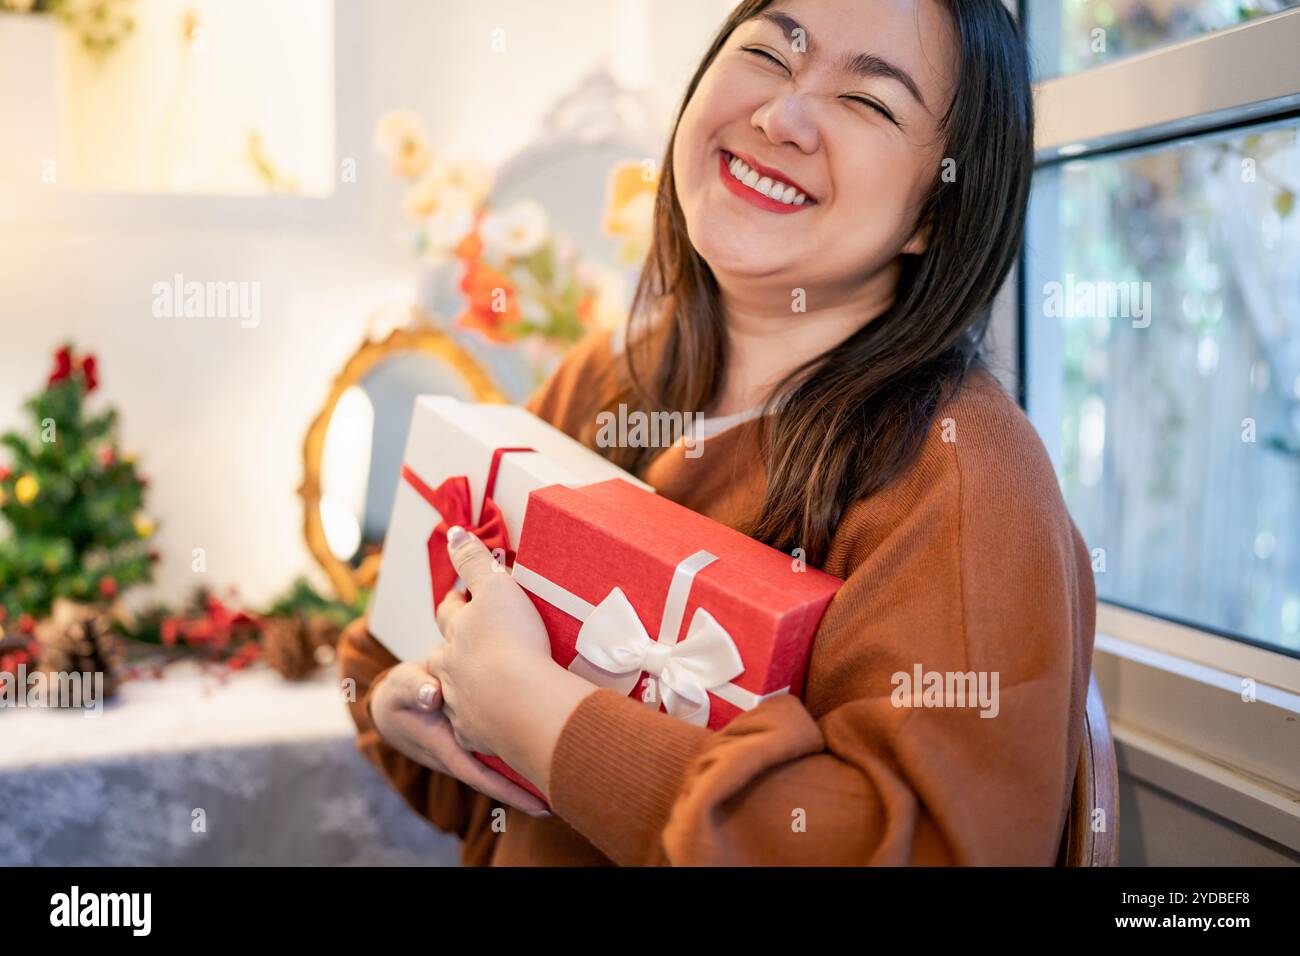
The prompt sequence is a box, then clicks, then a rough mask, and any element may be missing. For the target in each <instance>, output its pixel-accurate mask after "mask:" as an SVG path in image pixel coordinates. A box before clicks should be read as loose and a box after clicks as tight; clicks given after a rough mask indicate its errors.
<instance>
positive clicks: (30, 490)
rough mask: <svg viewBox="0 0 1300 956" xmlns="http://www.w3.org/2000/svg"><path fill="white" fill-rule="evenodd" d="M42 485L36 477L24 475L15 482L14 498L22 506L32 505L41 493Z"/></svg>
mask: <svg viewBox="0 0 1300 956" xmlns="http://www.w3.org/2000/svg"><path fill="white" fill-rule="evenodd" d="M40 490H41V483H40V482H39V481H37V480H36V478H35V476H34V475H23V476H22V477H21V478H19V479H18V480H17V481H15V482H14V497H15V498H17V499H18V503H19V504H20V505H28V504H31V503H32V501H34V500H35V498H36V496H37V495H38V494H39V493H40Z"/></svg>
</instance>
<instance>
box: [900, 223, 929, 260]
mask: <svg viewBox="0 0 1300 956" xmlns="http://www.w3.org/2000/svg"><path fill="white" fill-rule="evenodd" d="M929 248H930V220H928V219H927V220H926V221H925V222H923V223H922V224H921V225H919V226H917V227H916V232H914V233H912V238H911V239H908V240H907V242H906V244H904V246H903V255H905V256H919V255H921V253H923V252H925V250H927V249H929Z"/></svg>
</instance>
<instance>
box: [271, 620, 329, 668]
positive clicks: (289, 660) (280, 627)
mask: <svg viewBox="0 0 1300 956" xmlns="http://www.w3.org/2000/svg"><path fill="white" fill-rule="evenodd" d="M262 655H263V657H264V658H265V660H266V662H267V664H269V665H271V667H273V668H275V670H276V671H277V672H278V673H279V674H280V675H281V676H282V677H284V678H285V679H286V680H301V679H302V678H304V677H306V676H307V675H308V674H310V673H311V672H312V671H313V670H315V669H316V659H315V657H314V656H313V654H312V647H311V645H310V643H309V641H308V636H307V629H306V627H305V626H304V622H303V621H302V620H301V619H300V618H296V617H272V618H267V619H265V620H264V621H263V622H262Z"/></svg>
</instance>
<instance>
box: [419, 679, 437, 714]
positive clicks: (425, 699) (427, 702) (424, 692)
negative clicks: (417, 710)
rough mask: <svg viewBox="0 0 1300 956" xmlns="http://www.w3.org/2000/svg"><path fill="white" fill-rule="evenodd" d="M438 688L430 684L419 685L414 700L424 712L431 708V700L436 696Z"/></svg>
mask: <svg viewBox="0 0 1300 956" xmlns="http://www.w3.org/2000/svg"><path fill="white" fill-rule="evenodd" d="M437 693H438V688H436V687H434V686H433V685H432V684H421V685H420V689H419V690H418V691H416V692H415V699H416V702H417V703H419V705H420V706H421V707H423V708H425V709H426V710H428V709H429V708H430V707H432V706H433V698H434V697H435V696H436V695H437Z"/></svg>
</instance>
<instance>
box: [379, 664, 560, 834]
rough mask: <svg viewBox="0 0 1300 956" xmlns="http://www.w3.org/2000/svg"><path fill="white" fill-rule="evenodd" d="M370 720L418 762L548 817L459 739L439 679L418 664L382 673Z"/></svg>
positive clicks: (537, 802) (503, 801) (538, 804)
mask: <svg viewBox="0 0 1300 956" xmlns="http://www.w3.org/2000/svg"><path fill="white" fill-rule="evenodd" d="M370 719H371V720H372V721H373V722H374V725H375V729H376V730H377V731H379V735H380V736H381V737H383V738H384V740H385V742H387V743H388V744H389V745H391V746H392V747H393V748H395V749H396V750H398V751H400V752H401V753H403V754H405V755H406V756H407V757H409V758H410V759H411V760H414V761H415V762H416V763H418V764H421V765H423V766H425V767H428V768H429V769H431V770H435V771H437V772H438V773H445V774H448V775H449V776H452V777H455V778H456V779H457V780H460V781H461V782H463V783H466V784H468V785H469V786H471V787H473V788H474V789H475V790H478V791H479V792H480V793H485V794H487V795H488V796H489V797H491V798H492V799H493V800H495V801H497V802H498V803H501V804H504V805H506V806H510V807H514V808H516V809H519V810H522V811H524V812H525V813H528V814H532V815H534V816H549V814H548V813H547V812H546V805H545V804H544V803H542V801H540V800H538V799H537V798H536V797H535V796H533V795H532V794H531V793H529V792H528V791H527V790H524V789H523V788H522V787H520V786H518V785H516V784H514V783H512V782H511V781H509V780H507V779H506V778H505V777H503V776H501V774H499V773H497V772H496V771H495V770H492V769H491V768H490V767H487V766H485V765H484V764H482V763H481V762H480V761H478V760H477V759H475V757H474V756H473V755H472V754H471V753H470V752H469V751H468V750H466V749H465V748H463V747H461V746H460V744H458V743H457V742H456V740H455V737H454V734H453V732H452V729H451V725H450V724H449V723H448V721H447V718H446V716H445V715H444V714H443V713H442V691H441V688H440V686H439V684H438V681H437V679H436V678H434V677H432V676H431V675H430V674H429V673H428V672H427V671H426V670H425V669H424V668H423V667H421V666H420V665H419V664H412V663H406V664H398V665H396V666H395V667H394V668H393V669H392V670H390V671H389V672H388V674H387V675H385V676H384V678H383V679H382V680H381V681H380V682H379V683H378V684H377V685H376V687H375V692H374V696H373V697H372V698H371V701H370Z"/></svg>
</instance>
